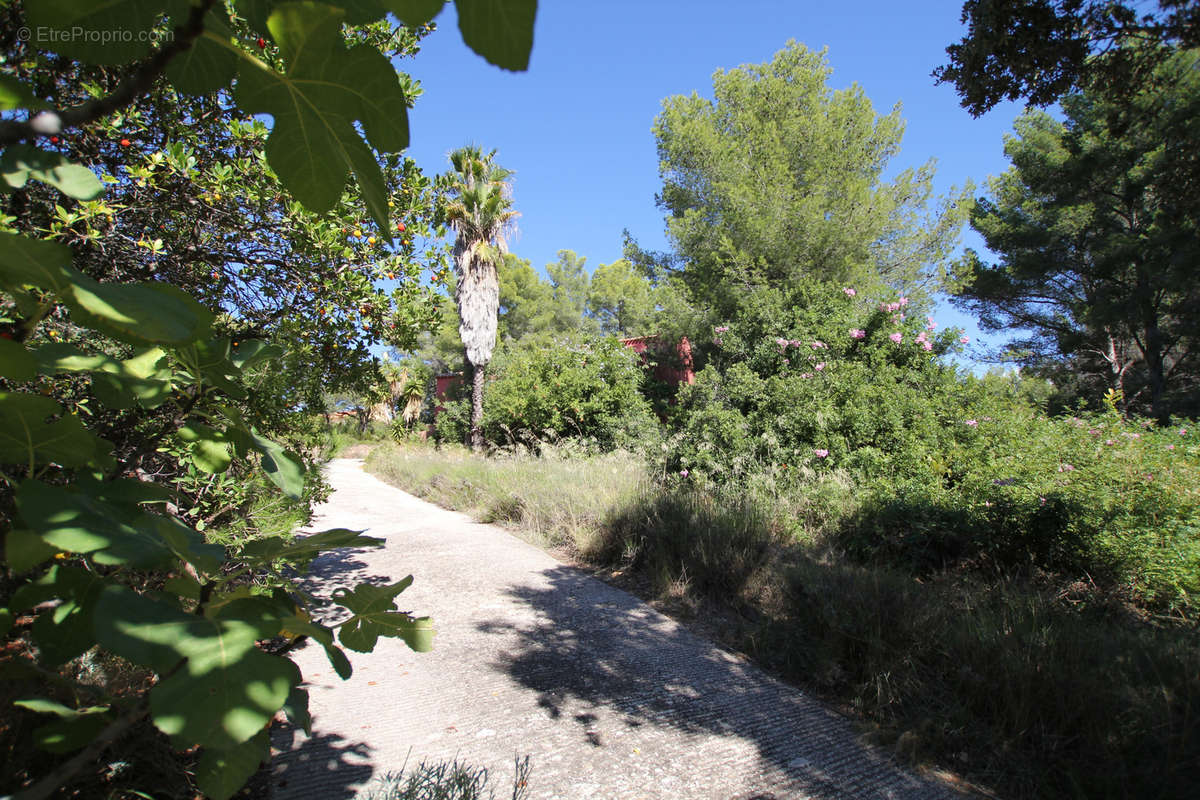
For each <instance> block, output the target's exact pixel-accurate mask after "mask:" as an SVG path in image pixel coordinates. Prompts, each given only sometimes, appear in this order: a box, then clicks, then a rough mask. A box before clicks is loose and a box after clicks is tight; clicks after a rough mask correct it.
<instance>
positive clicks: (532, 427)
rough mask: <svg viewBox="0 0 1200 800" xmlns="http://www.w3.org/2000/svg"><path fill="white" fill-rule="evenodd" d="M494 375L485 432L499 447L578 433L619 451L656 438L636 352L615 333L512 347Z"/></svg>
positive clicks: (503, 353)
mask: <svg viewBox="0 0 1200 800" xmlns="http://www.w3.org/2000/svg"><path fill="white" fill-rule="evenodd" d="M491 375H492V379H491V380H490V381H489V382H488V384H487V388H486V390H485V392H484V406H483V430H484V436H485V437H486V438H487V440H488V441H489V442H492V443H494V444H498V445H514V444H519V443H525V444H535V443H537V442H541V441H546V440H551V441H553V440H558V439H563V438H577V439H589V440H593V439H594V440H595V443H596V445H597V446H598V447H599V448H600V449H602V450H613V449H616V448H631V447H635V446H638V445H640V444H641V443H642V442H643V441H644V440H646V439H648V438H650V439H653V438H657V422H656V421H655V419H654V415H653V413H652V412H651V410H650V405H649V403H648V402H647V400H646V399H645V398H644V397H643V396H642V394H641V392H640V391H639V390H640V388H641V386H642V383H643V380H644V372H643V369H642V367H641V365H640V363H639V361H638V358H637V355H636V354H635V353H633V352H632V351H631V350H629V349H628V348H626V347H624V346H622V345H621V343H620V342H618V341H617V340H616V339H614V338H612V337H606V338H591V339H589V338H577V339H564V340H559V341H554V342H529V341H523V342H522V343H520V344H517V345H510V346H508V347H505V348H502V349H501V352H500V353H499V354H498V355H497V357H496V360H495V361H494V362H493V364H492V367H491ZM439 422H440V420H439Z"/></svg>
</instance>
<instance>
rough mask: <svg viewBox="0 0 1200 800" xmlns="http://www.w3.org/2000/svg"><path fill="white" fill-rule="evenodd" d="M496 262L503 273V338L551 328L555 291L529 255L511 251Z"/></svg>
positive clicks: (501, 273)
mask: <svg viewBox="0 0 1200 800" xmlns="http://www.w3.org/2000/svg"><path fill="white" fill-rule="evenodd" d="M496 266H497V270H498V272H499V276H500V327H499V336H500V338H501V339H504V340H506V341H507V340H513V341H516V340H519V339H523V338H525V337H526V336H528V335H529V334H531V333H534V332H536V331H543V330H549V329H552V327H553V322H554V319H555V314H554V291H553V289H552V288H551V286H550V284H548V283H546V281H544V280H542V278H541V276H540V275H538V274H537V272H536V271H534V269H533V265H532V264H530V263H529V259H527V258H518V257H517V256H515V255H513V254H512V253H508V254H506V255H505V256H504V259H503V260H502V261H501V262H500V263H499V264H497V265H496Z"/></svg>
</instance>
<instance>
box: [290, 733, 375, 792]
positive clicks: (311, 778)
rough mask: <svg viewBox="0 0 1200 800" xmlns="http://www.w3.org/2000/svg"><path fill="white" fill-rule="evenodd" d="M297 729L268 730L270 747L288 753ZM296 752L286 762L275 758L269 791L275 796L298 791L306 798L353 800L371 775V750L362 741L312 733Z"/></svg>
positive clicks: (294, 744) (373, 770)
mask: <svg viewBox="0 0 1200 800" xmlns="http://www.w3.org/2000/svg"><path fill="white" fill-rule="evenodd" d="M298 734H299V730H298V729H297V728H295V727H293V726H291V725H284V726H276V727H275V728H273V729H272V731H271V746H272V747H274V748H275V749H277V750H281V751H284V752H290V751H291V750H292V748H293V747H295V746H296V736H297V735H298ZM314 734H315V735H314V736H313V738H311V739H309V740H307V741H306V742H304V744H303V746H302V747H301V748H300V750H299V751H298V752H296V753H292V754H291V756H290V757H289V758H288V759H286V760H281V759H278V758H277V759H275V760H274V764H273V771H272V775H271V788H272V790H273V791H274V792H275V793H276V794H280V795H283V794H289V793H291V792H292V791H295V790H296V789H298V788H299V789H301V790H302V792H303V793H304V794H305V795H306V796H310V797H315V796H320V797H322V798H327V800H353V798H354V797H356V796H357V795H358V792H359V788H358V787H361V786H362V785H363V784H365V783H366V782H367V781H369V780H370V779H371V777H372V776H373V775H374V773H375V768H374V767H372V766H371V764H370V756H371V748H370V746H369V745H367V744H366V743H364V742H348V741H346V740H345V739H342V738H341V737H339V736H333V735H329V734H326V735H322V734H320V733H316V732H314Z"/></svg>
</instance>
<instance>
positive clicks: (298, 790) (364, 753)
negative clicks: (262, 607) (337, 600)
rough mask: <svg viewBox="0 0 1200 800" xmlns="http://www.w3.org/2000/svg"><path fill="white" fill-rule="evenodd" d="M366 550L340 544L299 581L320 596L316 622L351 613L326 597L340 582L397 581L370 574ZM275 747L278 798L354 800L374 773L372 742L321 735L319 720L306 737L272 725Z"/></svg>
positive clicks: (274, 786) (287, 727) (313, 646)
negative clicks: (364, 558)
mask: <svg viewBox="0 0 1200 800" xmlns="http://www.w3.org/2000/svg"><path fill="white" fill-rule="evenodd" d="M364 552H365V551H364V550H362V549H356V548H338V549H337V550H330V551H326V552H324V553H321V554H320V555H319V556H317V557H316V558H315V559H313V563H312V565H311V568H310V570H309V572H308V574H307V575H305V576H304V578H302V579H301V580H300V581H299V583H300V586H301V588H303V589H304V591H306V592H309V593H310V594H312V595H313V596H314V597H316V598H317V605H316V607H315V608H314V609H313V619H314V620H316V621H317V622H323V623H326V624H329V623H331V622H333V621H335V620H336V619H337V618H340V617H345V616H346V613H347V612H346V611H345V609H343V608H341V607H340V606H337V605H334V604H333V603H332V602H330V601H328V599H327V598H328V597H329V594H330V592H332V591H333V589H335V588H337V587H338V586H347V587H353V586H356V585H358V584H360V583H369V584H372V585H375V586H382V585H386V584H389V583H393V582H394V581H393V580H392V579H391V578H389V577H387V576H384V575H377V574H374V573H373V572H371V571H370V567H369V565H368V564H367V563H366V562H365V561H363V560H362V558H361V556H362V554H363V553H364ZM301 648H302V649H306V650H317V651H319V650H320V645H318V644H316V643H314V642H312V641H311V640H309V641H308V642H306V643H305V644H303V645H302V646H301ZM323 671H324V670H323ZM329 672H332V668H330V669H329ZM305 683H306V684H307V683H308V681H307V680H306V681H305ZM309 688H311V687H309ZM271 747H272V748H273V749H274V751H275V752H276V755H275V756H274V758H273V759H272V776H271V786H272V789H273V792H274V796H275V797H276V798H301V797H303V798H320V799H321V800H352V798H354V797H356V796H357V795H358V793H359V791H360V789H359V787H361V786H362V785H363V784H365V783H367V782H368V781H369V780H370V779H371V778H372V777H373V775H374V773H375V768H374V766H373V765H372V764H371V755H372V748H371V747H370V745H368V744H367V743H366V742H360V741H350V740H347V739H344V738H342V737H341V736H338V735H336V734H327V733H322V732H321V731H320V720H319V719H318V720H314V725H313V735H312V736H311V737H305V736H304V735H303V732H302V731H301V729H300V728H298V727H296V726H295V725H293V724H292V723H291V722H286V721H285V722H282V723H277V724H275V725H274V726H272V728H271Z"/></svg>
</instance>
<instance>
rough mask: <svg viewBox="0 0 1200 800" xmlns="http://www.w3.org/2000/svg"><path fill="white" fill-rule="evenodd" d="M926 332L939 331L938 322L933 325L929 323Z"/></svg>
mask: <svg viewBox="0 0 1200 800" xmlns="http://www.w3.org/2000/svg"><path fill="white" fill-rule="evenodd" d="M925 330H927V331H936V330H937V323H936V322H931V323H929V324H928V325H926V326H925Z"/></svg>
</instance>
